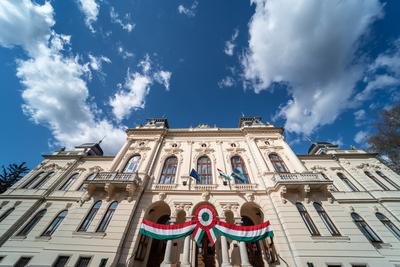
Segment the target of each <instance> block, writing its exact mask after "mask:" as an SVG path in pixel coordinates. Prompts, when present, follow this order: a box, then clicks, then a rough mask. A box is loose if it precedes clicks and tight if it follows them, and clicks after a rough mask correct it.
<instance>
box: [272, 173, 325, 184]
mask: <svg viewBox="0 0 400 267" xmlns="http://www.w3.org/2000/svg"><path fill="white" fill-rule="evenodd" d="M272 180H273V181H274V182H275V183H297V182H300V183H301V182H329V180H326V179H325V178H324V177H323V176H322V175H321V174H320V173H276V174H274V176H273V178H272Z"/></svg>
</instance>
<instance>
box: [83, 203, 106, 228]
mask: <svg viewBox="0 0 400 267" xmlns="http://www.w3.org/2000/svg"><path fill="white" fill-rule="evenodd" d="M100 207H101V200H99V201H97V202H96V203H94V204H93V206H92V208H91V209H90V211H89V213H88V214H87V215H86V217H85V219H84V220H83V222H82V224H81V226H79V228H78V231H79V232H86V231H87V229H88V228H89V226H90V224H91V223H92V221H93V219H94V217H95V216H96V214H97V212H98V211H99V209H100Z"/></svg>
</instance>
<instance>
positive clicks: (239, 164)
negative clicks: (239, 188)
mask: <svg viewBox="0 0 400 267" xmlns="http://www.w3.org/2000/svg"><path fill="white" fill-rule="evenodd" d="M231 165H232V170H234V169H238V170H239V171H241V173H242V174H243V176H244V178H245V181H244V182H243V183H244V184H248V183H249V174H248V173H247V169H246V165H245V164H244V161H243V159H242V157H240V156H233V157H232V158H231ZM235 182H236V183H237V184H241V183H242V182H241V181H240V180H237V179H235Z"/></svg>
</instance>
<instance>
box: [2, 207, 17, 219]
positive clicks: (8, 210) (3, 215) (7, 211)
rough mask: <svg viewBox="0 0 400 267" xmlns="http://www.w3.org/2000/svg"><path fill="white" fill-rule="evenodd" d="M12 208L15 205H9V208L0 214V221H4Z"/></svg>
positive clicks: (13, 208)
mask: <svg viewBox="0 0 400 267" xmlns="http://www.w3.org/2000/svg"><path fill="white" fill-rule="evenodd" d="M14 210H15V207H11V208H9V209H7V210H6V211H5V212H3V213H2V214H1V215H0V223H1V222H2V221H4V220H5V219H7V217H8V216H10V214H11V213H12V212H13V211H14Z"/></svg>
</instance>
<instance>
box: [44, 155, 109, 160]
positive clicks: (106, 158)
mask: <svg viewBox="0 0 400 267" xmlns="http://www.w3.org/2000/svg"><path fill="white" fill-rule="evenodd" d="M42 157H43V158H44V159H82V160H85V161H99V160H103V161H112V160H113V159H114V157H115V156H84V155H51V154H50V155H46V154H45V155H42Z"/></svg>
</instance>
